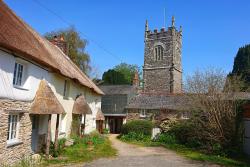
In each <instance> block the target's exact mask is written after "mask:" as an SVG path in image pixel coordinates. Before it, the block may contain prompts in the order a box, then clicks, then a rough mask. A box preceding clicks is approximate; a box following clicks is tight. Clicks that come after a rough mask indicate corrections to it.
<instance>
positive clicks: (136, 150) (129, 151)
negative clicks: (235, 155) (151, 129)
mask: <svg viewBox="0 0 250 167" xmlns="http://www.w3.org/2000/svg"><path fill="white" fill-rule="evenodd" d="M116 136H117V135H110V140H111V142H112V144H113V147H114V148H116V149H117V150H118V156H117V157H115V158H108V159H104V158H103V159H99V160H96V161H93V162H91V163H87V164H85V165H84V167H208V166H209V167H217V165H209V164H204V163H201V162H197V161H191V160H187V159H185V158H183V157H181V156H179V155H177V154H176V153H175V152H173V151H170V150H167V149H165V148H162V147H139V146H136V145H131V144H126V143H124V142H121V141H119V140H118V139H116Z"/></svg>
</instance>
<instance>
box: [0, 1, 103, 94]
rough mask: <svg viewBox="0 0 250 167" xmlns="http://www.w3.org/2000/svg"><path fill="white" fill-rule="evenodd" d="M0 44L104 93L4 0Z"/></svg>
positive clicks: (25, 57) (0, 19) (0, 6)
mask: <svg viewBox="0 0 250 167" xmlns="http://www.w3.org/2000/svg"><path fill="white" fill-rule="evenodd" d="M0 11H1V14H0V23H1V28H0V47H1V48H3V49H7V50H8V51H11V52H14V53H16V54H18V55H20V56H22V57H23V58H24V59H27V60H30V61H34V62H36V63H38V64H40V65H43V66H44V67H46V68H48V69H49V70H51V71H54V72H58V73H60V74H61V75H63V76H65V77H67V78H71V79H72V80H75V81H78V82H79V83H80V84H81V85H83V86H86V87H88V88H90V89H92V90H93V91H94V92H95V93H97V94H100V95H102V94H103V92H102V91H101V90H100V89H99V88H98V87H97V86H96V85H95V84H94V83H93V82H92V81H91V80H90V79H89V78H88V77H87V76H86V75H85V74H84V73H83V72H82V71H81V70H80V69H79V68H78V67H77V66H76V65H75V64H74V63H73V62H72V61H71V60H70V59H69V58H68V56H66V55H65V54H64V53H63V52H62V51H61V50H60V49H59V48H58V47H57V46H55V45H54V44H52V43H50V42H49V41H48V40H46V39H45V38H44V37H42V36H41V35H39V34H38V33H37V32H36V31H34V30H33V29H32V28H31V27H30V26H28V25H27V24H26V23H25V22H24V21H23V20H22V19H20V18H19V17H18V16H16V14H15V13H14V12H13V11H12V10H11V9H9V8H8V6H7V5H6V4H5V3H4V2H3V1H1V0H0Z"/></svg>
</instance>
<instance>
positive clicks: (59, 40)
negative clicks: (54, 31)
mask: <svg viewBox="0 0 250 167" xmlns="http://www.w3.org/2000/svg"><path fill="white" fill-rule="evenodd" d="M50 42H51V43H53V44H54V45H56V46H57V47H59V48H60V49H61V50H62V51H63V53H64V54H66V55H68V45H67V42H66V41H65V40H64V37H63V36H62V35H60V36H56V35H55V36H54V37H53V39H51V40H50Z"/></svg>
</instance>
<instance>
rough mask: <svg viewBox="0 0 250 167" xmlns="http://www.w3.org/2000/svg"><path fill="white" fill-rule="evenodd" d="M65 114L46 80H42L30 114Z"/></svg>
mask: <svg viewBox="0 0 250 167" xmlns="http://www.w3.org/2000/svg"><path fill="white" fill-rule="evenodd" d="M62 113H65V111H64V109H63V107H62V105H61V104H60V103H59V101H58V100H57V98H56V96H55V95H54V93H53V91H52V90H51V88H50V87H49V85H48V83H47V82H46V81H45V80H41V82H40V84H39V88H38V90H37V92H36V96H35V99H34V101H33V103H32V105H31V108H30V114H62Z"/></svg>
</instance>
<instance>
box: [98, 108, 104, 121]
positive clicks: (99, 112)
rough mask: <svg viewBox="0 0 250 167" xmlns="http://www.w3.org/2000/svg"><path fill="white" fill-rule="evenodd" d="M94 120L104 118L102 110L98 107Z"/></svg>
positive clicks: (102, 119)
mask: <svg viewBox="0 0 250 167" xmlns="http://www.w3.org/2000/svg"><path fill="white" fill-rule="evenodd" d="M96 120H97V121H104V120H105V117H104V115H103V113H102V110H101V109H100V108H99V109H98V111H97V113H96Z"/></svg>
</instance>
